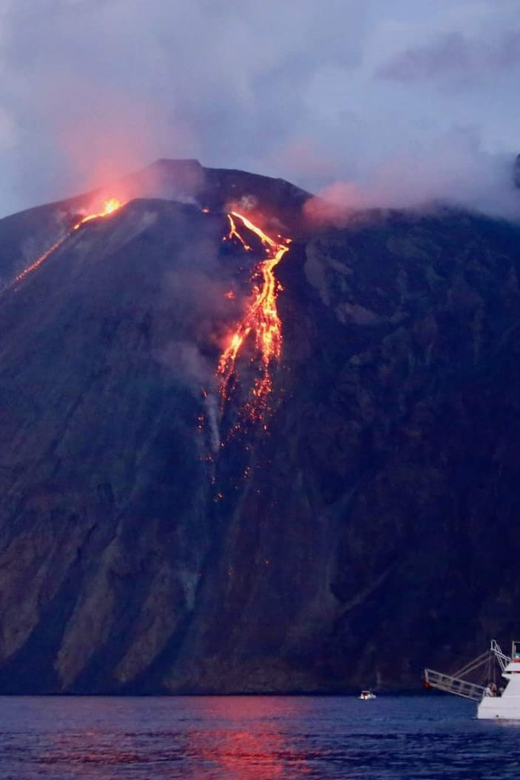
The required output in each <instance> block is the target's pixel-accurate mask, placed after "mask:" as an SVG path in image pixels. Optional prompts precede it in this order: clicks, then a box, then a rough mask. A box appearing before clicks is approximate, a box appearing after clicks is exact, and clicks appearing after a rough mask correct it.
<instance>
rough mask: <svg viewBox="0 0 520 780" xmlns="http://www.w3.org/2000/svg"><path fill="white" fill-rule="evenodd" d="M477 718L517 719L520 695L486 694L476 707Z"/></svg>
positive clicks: (519, 708)
mask: <svg viewBox="0 0 520 780" xmlns="http://www.w3.org/2000/svg"><path fill="white" fill-rule="evenodd" d="M477 718H478V719H479V720H519V721H520V696H501V697H500V698H498V697H496V698H493V697H491V696H486V697H484V699H482V701H481V702H480V704H479V705H478V709H477Z"/></svg>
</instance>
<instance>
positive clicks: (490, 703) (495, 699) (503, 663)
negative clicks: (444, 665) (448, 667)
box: [424, 639, 520, 720]
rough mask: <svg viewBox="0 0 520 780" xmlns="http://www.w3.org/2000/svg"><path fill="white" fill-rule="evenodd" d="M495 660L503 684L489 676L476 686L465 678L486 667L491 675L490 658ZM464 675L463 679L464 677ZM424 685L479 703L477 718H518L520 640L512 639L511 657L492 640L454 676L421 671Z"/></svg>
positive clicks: (519, 707)
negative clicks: (483, 651)
mask: <svg viewBox="0 0 520 780" xmlns="http://www.w3.org/2000/svg"><path fill="white" fill-rule="evenodd" d="M493 659H496V661H497V662H498V666H499V667H500V675H501V677H502V678H503V679H504V681H505V682H504V684H503V685H502V684H500V685H497V683H496V682H495V681H494V680H492V679H488V681H487V683H486V685H478V684H476V683H475V682H470V681H469V680H468V679H467V678H468V676H471V675H472V674H473V673H474V672H476V671H478V670H479V669H487V671H488V677H490V676H491V675H490V671H491V670H490V666H489V663H490V660H493ZM465 678H466V679H465ZM424 680H425V685H426V687H428V688H437V689H438V690H441V691H446V692H447V693H453V694H455V695H456V696H462V697H463V698H465V699H472V700H473V701H476V702H477V703H478V706H477V718H480V719H482V720H520V642H513V647H512V651H511V656H508V655H505V654H504V653H503V652H502V650H501V649H500V646H499V645H498V644H497V642H495V640H494V639H493V640H492V641H491V647H490V649H489V650H488V651H487V652H486V653H483V655H481V656H479V657H478V658H476V659H475V660H474V661H471V662H470V663H469V664H466V666H464V667H463V668H462V669H459V670H458V671H457V672H455V673H454V674H453V675H449V674H443V673H442V672H435V671H434V670H433V669H425V670H424Z"/></svg>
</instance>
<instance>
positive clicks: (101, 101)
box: [0, 0, 520, 215]
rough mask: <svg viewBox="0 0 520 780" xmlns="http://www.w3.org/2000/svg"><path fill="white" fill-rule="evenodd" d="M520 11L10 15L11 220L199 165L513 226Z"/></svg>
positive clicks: (369, 7) (5, 108) (233, 8)
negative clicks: (125, 178)
mask: <svg viewBox="0 0 520 780" xmlns="http://www.w3.org/2000/svg"><path fill="white" fill-rule="evenodd" d="M517 11H518V4H517V0H500V2H497V0H436V1H435V2H434V3H433V2H430V3H418V2H417V0H396V2H393V3H389V2H388V0H364V1H363V2H360V0H325V2H324V3H321V4H316V3H315V2H314V0H299V2H298V3H285V4H281V3H280V2H279V0H265V1H264V2H263V3H257V2H256V0H255V1H254V0H153V2H151V3H143V2H142V0H42V1H41V2H36V0H3V3H2V5H1V8H0V65H1V68H0V95H1V97H0V161H1V163H2V169H3V172H4V176H3V178H2V182H1V184H0V212H2V213H4V214H5V213H8V212H9V211H14V210H17V209H20V208H23V207H28V206H30V205H34V204H36V203H38V202H48V201H50V200H53V199H57V198H61V197H65V196H68V195H70V194H73V193H75V192H81V191H84V190H85V189H91V188H95V187H99V186H102V185H103V184H106V183H108V182H110V181H112V180H113V179H117V178H119V177H120V176H121V175H123V174H126V173H128V172H130V171H132V170H134V169H137V168H140V167H143V166H145V165H147V164H149V163H151V162H152V161H153V160H154V159H157V158H160V157H174V158H179V157H183V158H186V157H190V158H192V157H195V158H199V159H200V160H201V162H202V163H203V164H204V165H209V166H214V167H233V168H243V169H246V170H251V171H255V172H258V173H263V174H267V175H273V176H283V177H285V178H287V179H289V180H291V181H293V182H294V183H295V184H298V185H300V186H302V187H303V188H305V189H307V190H311V191H319V190H321V189H322V188H323V187H330V186H331V185H332V184H333V183H334V182H338V181H341V182H344V183H347V185H348V187H349V191H350V192H351V193H356V197H357V198H358V199H359V200H360V201H361V202H362V203H370V204H374V205H378V203H377V201H378V200H379V201H381V203H380V205H385V204H388V203H389V204H391V205H400V204H402V203H403V202H412V203H414V204H416V203H418V202H421V201H424V200H425V199H426V200H428V198H441V199H449V198H450V197H451V196H452V194H453V193H454V192H455V194H456V198H458V199H462V200H464V201H465V202H466V203H467V204H468V205H470V206H471V205H472V204H474V203H475V202H476V201H477V200H480V202H481V207H482V208H486V209H491V210H493V209H494V212H498V213H504V214H506V215H509V214H510V212H511V204H510V201H511V193H510V192H508V182H507V176H505V174H504V170H505V166H506V163H508V161H511V162H512V160H513V159H514V156H515V154H516V152H517V151H519V150H520V149H519V147H520V128H519V127H518V118H517V110H516V102H517V100H516V93H517V81H518V69H519V67H520V42H519V27H518V22H517ZM462 136H464V137H465V139H466V140H465V141H464V142H462V141H461V140H460V139H461V137H462ZM452 139H454V140H452ZM447 161H449V165H448V163H447ZM403 172H404V174H403ZM404 185H405V186H404ZM404 189H406V192H403V190H404ZM477 189H478V190H479V192H477ZM484 190H485V192H484ZM484 196H485V197H484ZM484 201H485V202H484ZM482 204H483V205H482Z"/></svg>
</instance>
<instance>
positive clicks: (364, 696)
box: [359, 691, 376, 701]
mask: <svg viewBox="0 0 520 780" xmlns="http://www.w3.org/2000/svg"><path fill="white" fill-rule="evenodd" d="M359 698H360V699H361V700H362V701H370V699H375V698H376V695H375V693H372V691H361V693H360V694H359Z"/></svg>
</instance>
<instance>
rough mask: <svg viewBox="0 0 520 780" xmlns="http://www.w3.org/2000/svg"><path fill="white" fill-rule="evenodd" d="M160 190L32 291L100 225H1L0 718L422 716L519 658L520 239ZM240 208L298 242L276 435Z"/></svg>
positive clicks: (261, 182)
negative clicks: (257, 406) (471, 663)
mask: <svg viewBox="0 0 520 780" xmlns="http://www.w3.org/2000/svg"><path fill="white" fill-rule="evenodd" d="M152 171H153V182H154V186H152V185H150V187H149V189H147V187H145V186H144V185H143V184H142V182H143V177H144V180H145V181H151V180H152V179H151V178H147V177H151V176H152V174H151V173H150V172H142V173H141V174H139V176H140V177H141V179H140V181H141V184H140V185H139V186H141V188H142V191H141V193H139V192H138V190H139V186H138V185H137V184H136V185H135V191H134V192H132V193H131V196H132V197H131V198H130V199H129V198H128V197H125V198H123V199H124V200H129V202H127V203H126V205H124V206H123V207H122V208H120V209H119V210H118V211H116V212H115V213H114V214H112V215H110V216H107V217H104V218H103V219H99V220H93V221H91V222H89V223H87V224H85V225H84V226H82V227H81V228H80V229H79V230H78V231H76V232H74V233H73V234H72V235H71V236H70V237H69V238H67V239H66V241H65V242H64V243H63V244H62V245H61V246H60V247H59V248H58V249H57V250H56V252H54V253H53V254H51V256H50V257H49V258H48V259H47V260H46V261H45V262H43V263H42V264H41V265H40V266H39V267H38V268H37V269H36V270H35V271H34V272H32V273H30V274H28V275H27V277H26V278H24V279H22V280H21V281H20V282H19V283H15V284H14V285H13V284H12V279H13V278H14V276H15V275H16V274H17V273H19V271H20V260H21V258H22V257H23V259H24V260H25V261H26V264H27V265H30V263H31V262H32V261H34V260H35V259H36V258H37V255H38V253H39V252H41V251H44V250H45V248H46V245H50V244H51V243H53V242H54V241H55V240H56V239H57V238H59V237H60V236H61V235H62V233H60V230H61V231H63V230H64V229H65V230H66V229H69V228H70V225H71V224H72V223H73V222H74V220H75V218H76V217H75V215H76V212H77V213H82V210H83V209H86V208H87V206H88V202H89V198H90V199H92V195H90V196H84V197H83V198H80V199H77V200H75V201H72V202H71V201H65V202H63V203H62V204H54V205H51V206H48V207H40V209H37V210H32V211H30V212H26V213H25V214H23V215H15V216H13V217H10V218H8V219H6V220H3V221H0V244H1V245H2V258H1V259H2V266H1V272H2V274H3V277H4V279H5V283H6V285H9V284H11V286H10V287H9V286H7V287H6V289H5V291H4V293H3V294H2V296H1V298H0V418H1V419H0V422H1V424H0V437H1V449H0V453H1V455H0V690H1V691H2V692H59V691H72V692H116V691H123V692H161V691H170V692H197V693H198V692H238V691H240V692H247V691H256V692H266V691H339V690H346V689H348V688H349V687H351V686H358V685H363V686H365V685H368V684H376V683H377V684H379V685H381V686H386V687H388V688H397V687H401V688H406V687H408V688H411V687H417V685H418V684H419V681H420V669H421V668H422V666H424V665H434V666H435V665H440V666H441V667H442V666H446V665H450V664H454V665H457V663H458V662H459V661H462V660H463V659H464V658H465V657H466V655H471V654H473V653H474V652H477V651H478V652H480V651H481V650H482V649H483V646H484V645H485V644H486V642H487V640H488V638H489V637H490V636H496V637H497V638H498V639H503V640H507V639H508V638H510V636H511V634H512V633H513V632H514V631H515V630H517V629H518V628H519V626H518V619H517V613H516V607H515V605H516V603H517V595H518V591H519V590H520V586H519V585H518V578H517V576H516V567H515V563H516V560H517V559H518V555H519V552H520V549H519V548H520V530H519V529H518V524H517V518H518V514H519V509H520V507H519V504H520V491H519V488H518V474H519V469H520V456H519V455H518V446H517V442H518V440H519V434H520V415H519V414H518V412H519V408H518V407H519V405H520V401H519V399H520V371H519V368H518V364H519V360H520V340H519V327H520V290H519V287H518V272H519V264H520V252H519V247H520V241H519V239H520V229H519V228H518V227H517V226H513V225H510V224H507V223H503V222H499V221H492V220H489V219H486V218H483V217H479V216H472V215H470V214H465V213H462V212H453V211H450V210H440V211H437V212H435V213H433V212H432V213H431V214H428V215H422V216H421V215H417V214H413V215H407V214H397V213H385V214H383V213H379V214H378V213H371V214H365V215H362V216H360V215H358V216H357V218H356V219H355V220H353V221H352V222H351V223H350V225H349V226H348V227H345V228H331V227H329V228H325V227H321V228H319V229H318V228H315V229H312V230H311V229H310V228H309V227H308V226H307V227H305V223H304V220H303V218H302V207H303V205H304V204H305V202H306V199H307V198H308V196H307V195H306V194H305V193H303V192H302V191H300V190H298V189H297V188H293V187H292V186H291V185H289V184H287V183H285V182H281V181H276V180H269V179H265V178H263V177H255V176H253V175H249V174H242V173H240V172H219V171H207V170H205V169H202V168H201V167H200V166H198V164H196V163H193V162H188V163H175V162H172V161H162V162H161V163H158V164H157V165H156V166H154V167H153V169H152ZM183 171H184V174H182V172H183ZM158 172H159V173H160V175H159V176H157V173H158ZM176 172H177V173H176ZM181 174H182V175H185V176H186V177H187V178H186V180H183V179H182V175H181ZM138 178H139V177H138ZM193 178H195V180H196V183H195V184H193ZM133 181H134V182H135V181H136V180H135V179H133ZM157 181H159V182H160V184H161V187H162V188H163V189H160V188H159V189H158V188H157ZM165 181H166V182H169V184H168V187H166V185H165V184H164V182H165ZM175 182H176V184H175ZM233 184H234V185H235V186H232V185H233ZM154 187H155V189H154ZM168 188H169V190H168V191H166V190H167V189H168ZM190 188H191V189H190ZM126 191H127V192H128V180H126ZM116 194H117V195H118V196H120V195H121V193H116ZM138 194H141V195H144V197H140V198H135V197H134V196H135V195H138ZM179 201H182V202H179ZM229 202H232V203H235V204H236V203H237V202H241V203H242V206H243V207H244V208H245V209H250V208H251V206H252V205H254V209H252V210H251V211H248V212H247V213H248V214H250V215H251V216H255V219H256V218H257V215H260V217H259V218H260V220H261V223H262V226H263V228H264V230H265V231H266V232H267V233H268V234H269V235H277V234H278V232H279V231H280V232H281V234H282V235H283V236H286V235H291V236H292V237H293V238H294V241H293V243H292V244H291V245H290V248H289V251H288V252H287V253H286V254H285V255H284V257H283V259H282V261H281V262H280V263H279V265H278V266H277V267H276V268H275V273H276V275H277V278H278V280H279V282H280V283H281V286H282V287H283V289H282V290H280V291H279V293H278V311H279V314H280V318H281V323H282V334H283V347H282V356H281V360H280V362H279V363H278V364H274V365H273V366H272V367H271V379H272V392H271V394H270V398H269V403H268V408H267V410H266V411H265V413H264V414H263V415H260V417H259V418H258V417H257V418H254V417H252V416H251V415H250V414H249V413H248V411H247V410H248V405H247V398H248V397H249V395H248V394H249V393H250V391H251V388H252V387H253V379H254V375H255V370H256V369H255V359H256V358H255V354H254V351H253V350H252V348H251V347H250V346H249V347H247V345H246V347H245V349H244V353H243V354H241V355H239V358H238V361H237V375H236V378H235V379H236V381H235V382H234V384H233V386H232V387H231V388H230V389H229V392H228V398H227V399H225V398H222V397H221V396H220V395H219V382H220V380H219V378H218V377H216V368H217V364H218V361H219V357H220V355H221V353H222V349H223V346H224V345H225V344H226V343H228V341H229V338H230V334H231V333H232V332H233V329H234V328H235V327H236V323H237V322H238V321H239V320H240V319H241V318H242V317H243V316H244V312H245V311H246V310H247V307H248V305H249V304H250V298H249V295H250V294H251V280H250V277H251V273H252V269H253V268H254V266H255V263H257V262H258V261H259V260H261V258H262V247H261V245H260V243H259V242H258V240H257V239H256V238H255V236H254V235H253V234H252V233H251V231H247V229H246V228H245V227H243V226H242V228H241V232H242V233H243V236H244V237H245V238H246V240H247V242H248V243H249V244H250V245H251V246H252V251H251V252H247V251H246V250H245V249H244V247H243V245H242V244H241V242H240V241H239V240H238V239H237V238H236V237H235V238H232V237H231V238H229V237H228V236H229V232H230V227H229V220H228V218H227V217H226V214H225V210H226V204H227V203H229ZM207 209H209V212H208V211H206V210H207ZM57 215H58V216H57ZM63 215H65V217H63ZM60 219H61V220H62V222H61V223H60V221H59V220H60ZM65 223H66V224H65ZM56 225H58V229H57V228H56ZM36 235H37V236H38V239H37V241H36V240H34V241H33V243H32V244H31V239H32V237H34V236H36ZM224 237H228V238H227V240H225V241H222V239H223V238H224ZM31 246H32V247H33V248H34V250H35V251H34V252H33V253H32V254H31V252H32V250H31V251H30V249H28V247H29V248H30V247H31ZM8 250H9V252H12V255H10V256H9V257H8V254H9V253H8ZM17 253H18V254H17ZM24 253H25V255H24ZM255 283H256V284H258V279H257V280H256V282H255ZM217 437H218V440H217Z"/></svg>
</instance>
